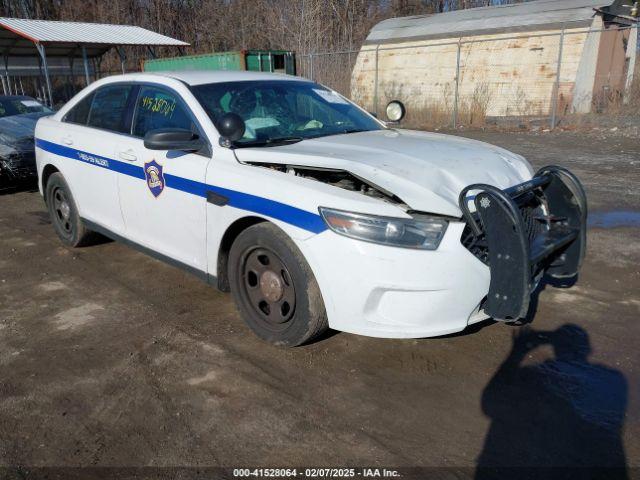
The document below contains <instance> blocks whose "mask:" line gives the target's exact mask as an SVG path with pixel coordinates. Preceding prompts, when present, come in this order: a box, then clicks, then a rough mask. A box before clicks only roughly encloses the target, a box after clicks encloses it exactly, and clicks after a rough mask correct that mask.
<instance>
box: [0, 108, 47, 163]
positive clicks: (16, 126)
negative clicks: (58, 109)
mask: <svg viewBox="0 0 640 480" xmlns="http://www.w3.org/2000/svg"><path fill="white" fill-rule="evenodd" d="M47 115H51V114H50V113H44V112H42V113H26V114H24V115H13V116H9V117H2V118H0V157H8V156H9V155H13V154H20V153H30V152H33V151H34V149H35V146H34V139H33V135H34V132H35V129H36V123H37V122H38V120H39V119H40V118H42V117H44V116H47Z"/></svg>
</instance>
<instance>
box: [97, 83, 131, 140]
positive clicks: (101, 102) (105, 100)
mask: <svg viewBox="0 0 640 480" xmlns="http://www.w3.org/2000/svg"><path fill="white" fill-rule="evenodd" d="M132 90H133V86H132V85H107V86H104V87H102V88H99V89H98V90H96V92H95V93H94V95H93V101H92V102H91V108H90V110H89V119H88V121H87V125H88V126H90V127H94V128H100V129H102V130H109V131H112V132H117V133H129V132H127V128H126V122H125V120H126V116H127V106H128V101H129V95H130V94H131V91H132Z"/></svg>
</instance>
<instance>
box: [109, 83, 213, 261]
mask: <svg viewBox="0 0 640 480" xmlns="http://www.w3.org/2000/svg"><path fill="white" fill-rule="evenodd" d="M159 128H184V129H190V130H192V131H195V132H198V133H199V134H201V130H200V129H199V128H198V125H197V122H196V121H195V117H194V116H193V115H192V114H191V112H190V110H189V109H188V107H187V106H186V104H185V103H184V102H183V101H182V99H181V98H180V97H179V95H178V94H177V93H175V92H173V91H172V90H170V89H168V88H165V87H162V86H156V85H143V86H141V87H140V90H139V93H138V98H137V101H136V107H135V111H134V116H133V120H132V129H131V132H132V135H131V137H129V138H127V139H126V140H124V141H122V142H120V143H119V144H118V145H117V151H116V158H117V160H119V161H122V162H127V163H129V164H131V165H133V166H135V167H137V168H138V172H139V175H137V176H129V175H120V176H119V177H118V182H119V183H118V189H119V193H120V206H121V209H122V215H123V217H124V223H125V231H126V236H127V238H129V239H130V240H132V241H134V242H136V243H138V244H140V245H142V246H144V247H147V248H150V249H152V250H154V251H155V252H157V253H159V254H161V255H164V256H167V257H169V258H171V259H172V260H174V261H178V262H179V263H181V264H183V265H184V266H188V267H191V268H193V269H196V270H198V271H199V272H206V269H207V258H206V205H207V203H206V198H205V197H204V196H202V195H199V194H198V192H199V191H200V190H201V188H202V185H203V184H204V181H205V175H206V171H207V165H208V163H209V161H210V157H209V156H206V155H202V154H198V153H185V152H181V151H159V150H149V149H147V148H145V146H144V142H143V137H144V135H145V134H146V133H147V132H148V131H150V130H155V129H159Z"/></svg>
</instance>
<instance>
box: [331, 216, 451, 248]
mask: <svg viewBox="0 0 640 480" xmlns="http://www.w3.org/2000/svg"><path fill="white" fill-rule="evenodd" d="M320 214H321V215H322V218H323V219H324V221H325V222H326V223H327V225H328V226H329V228H330V229H331V230H333V231H334V232H336V233H339V234H340V235H344V236H345V237H351V238H357V239H358V240H364V241H366V242H373V243H380V244H382V245H389V246H393V247H403V248H417V249H422V250H435V249H436V248H438V245H440V241H441V240H442V237H443V236H444V232H445V231H446V230H447V225H448V222H447V220H445V219H443V218H440V217H432V216H429V215H416V216H415V217H413V218H394V217H379V216H376V215H365V214H361V213H352V212H344V211H342V210H333V209H331V208H324V207H320Z"/></svg>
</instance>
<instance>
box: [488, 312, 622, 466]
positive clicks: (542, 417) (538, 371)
mask: <svg viewBox="0 0 640 480" xmlns="http://www.w3.org/2000/svg"><path fill="white" fill-rule="evenodd" d="M543 345H550V346H551V347H552V349H553V354H554V358H552V359H549V360H546V361H544V362H542V363H532V364H531V363H530V362H527V359H528V358H529V357H531V355H530V353H531V352H532V351H533V350H534V349H536V348H538V347H540V346H543ZM590 353H591V346H590V341H589V336H588V334H587V332H586V331H585V330H584V329H582V328H580V327H578V326H576V325H572V324H566V325H563V326H561V327H559V328H558V329H556V330H554V331H536V330H533V329H531V328H530V327H523V328H521V329H519V331H518V333H517V334H514V336H513V346H512V349H511V352H510V353H509V355H508V356H507V358H506V359H505V360H504V362H503V363H502V365H501V366H500V368H499V369H498V371H497V372H496V373H495V375H494V376H493V378H492V379H491V380H490V382H489V384H488V385H487V387H486V388H485V389H484V392H483V394H482V410H483V412H484V413H485V415H487V416H488V417H490V419H491V426H490V428H489V431H488V433H487V436H486V439H485V442H484V447H483V449H482V452H481V453H480V456H479V457H478V462H477V466H478V469H477V472H476V478H477V479H493V478H506V477H507V476H509V477H512V478H516V477H517V478H549V477H556V478H608V479H625V478H628V474H627V469H626V458H625V452H624V448H623V444H622V428H623V422H624V416H625V411H626V407H627V382H626V379H625V377H624V375H623V374H622V373H621V372H619V371H617V370H614V369H612V368H609V367H607V366H604V365H600V364H595V363H590V362H589V360H588V357H589V354H590ZM585 467H587V468H585ZM589 467H596V468H597V470H595V471H594V469H593V468H589Z"/></svg>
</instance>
